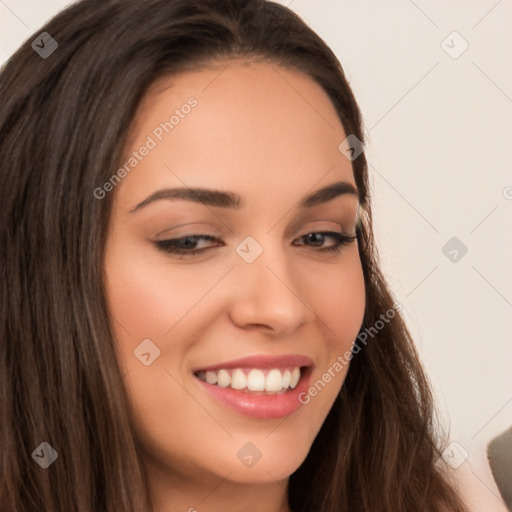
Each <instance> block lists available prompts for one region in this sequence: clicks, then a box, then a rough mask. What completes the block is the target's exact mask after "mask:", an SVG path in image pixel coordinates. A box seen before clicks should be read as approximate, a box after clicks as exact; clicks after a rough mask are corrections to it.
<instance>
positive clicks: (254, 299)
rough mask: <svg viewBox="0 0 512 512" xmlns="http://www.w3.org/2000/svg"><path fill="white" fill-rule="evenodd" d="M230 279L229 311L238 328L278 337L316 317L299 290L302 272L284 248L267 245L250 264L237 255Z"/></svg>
mask: <svg viewBox="0 0 512 512" xmlns="http://www.w3.org/2000/svg"><path fill="white" fill-rule="evenodd" d="M232 279H233V280H234V281H235V284H234V285H233V287H232V289H231V290H232V295H231V297H230V299H231V300H230V306H229V313H230V317H231V320H232V321H233V323H234V324H236V325H237V326H238V327H241V328H244V329H248V328H259V329H263V330H265V331H267V333H269V334H272V335H274V336H276V337H277V336H284V335H287V334H291V333H293V332H295V331H296V330H297V329H298V328H299V327H301V325H303V324H307V323H309V322H311V321H313V320H314V318H315V316H316V315H315V313H314V311H313V309H312V308H311V306H310V305H309V304H308V302H307V299H308V297H306V296H304V292H303V291H301V286H300V284H301V275H300V273H298V271H297V269H294V268H293V267H292V266H291V265H290V261H289V258H287V256H286V254H285V250H284V248H283V247H276V248H271V247H270V243H269V244H266V245H265V247H264V248H263V252H262V254H261V255H260V256H259V257H258V258H257V259H256V260H255V261H254V262H252V263H247V262H246V261H244V260H243V259H242V258H239V259H238V260H237V261H236V263H235V268H234V271H233V272H232Z"/></svg>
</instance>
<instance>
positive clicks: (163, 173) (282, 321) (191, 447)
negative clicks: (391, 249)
mask: <svg viewBox="0 0 512 512" xmlns="http://www.w3.org/2000/svg"><path fill="white" fill-rule="evenodd" d="M224 68H225V66H224V67H219V68H212V69H208V70H202V71H194V72H186V73H182V74H180V75H178V76H175V77H173V78H166V79H160V80H159V81H158V82H157V83H155V84H153V86H152V88H151V89H150V91H149V92H148V94H147V95H146V97H145V99H144V101H143V103H142V104H141V106H140V109H139V112H138V115H137V116H136V119H135V121H134V124H133V127H132V129H131V132H130V137H129V142H128V146H127V148H126V152H125V160H123V162H122V163H121V165H120V167H121V166H122V165H123V164H124V163H125V161H126V162H128V164H127V165H126V167H125V173H123V172H120V173H119V174H118V177H121V178H122V179H121V181H120V182H119V180H118V179H117V180H116V179H114V180H113V181H112V182H113V183H115V186H111V187H109V186H108V185H107V186H106V187H105V190H109V189H110V188H113V191H111V192H109V193H112V194H115V199H114V209H113V214H112V218H111V224H110V230H109V234H108V240H107V246H106V255H105V268H106V290H107V298H108V304H109V310H110V315H111V319H112V326H113V329H114V333H115V341H116V350H117V352H118V357H119V361H120V364H121V367H122V370H123V374H124V380H125V383H126V386H127V390H128V394H129V396H130V398H131V403H132V407H133V414H134V418H135V428H136V433H137V437H138V439H139V441H140V444H141V449H142V451H143V454H144V456H145V458H146V462H147V463H148V466H149V467H152V468H154V469H155V468H158V471H160V472H161V474H168V475H173V476H174V477H175V478H176V479H177V480H176V481H179V480H178V479H183V481H191V479H208V478H210V479H211V478H212V477H215V478H216V479H217V481H219V479H224V478H227V479H228V480H230V481H234V482H240V483H257V482H260V483H263V482H269V481H274V480H278V481H279V480H284V479H286V478H287V477H288V476H289V475H290V474H291V473H292V472H294V471H295V470H296V469H297V468H298V466H299V465H300V464H301V463H302V462H303V460H304V458H305V457H306V455H307V453H308V451H309V449H310V447H311V444H312V443H313V440H314V438H315V436H316V435H317V433H318V431H319V429H320V427H321V425H322V423H323V421H324V419H325V418H326V416H327V414H328V412H329V410H330V408H331V406H332V404H333V401H334V400H335V397H336V395H337V394H338V392H339V391H340V388H341V386H342V383H343V380H344V378H345V375H346V371H347V369H348V368H347V365H342V366H343V368H342V369H340V366H339V365H336V364H335V363H336V361H339V360H340V358H343V354H345V352H346V351H347V350H350V348H351V345H352V343H353V341H354V339H355V337H356V336H357V334H358V331H359V328H360V326H361V323H362V319H363V311H364V307H365V294H364V281H363V274H362V268H361V262H360V258H359V251H358V245H357V241H354V240H350V239H347V240H346V241H345V242H344V243H341V245H340V242H339V240H338V237H339V235H340V234H344V235H347V236H351V235H354V233H355V224H356V212H357V204H358V202H357V196H356V195H355V194H353V193H351V189H352V188H353V189H355V187H356V185H355V181H354V177H353V172H352V165H351V162H350V161H349V160H348V159H347V158H346V157H345V156H344V155H343V154H341V152H340V151H339V150H338V146H339V144H340V143H341V142H342V141H343V140H344V139H345V138H346V136H347V134H345V133H344V131H343V128H342V126H341V123H340V121H339V119H338V117H337V115H336V112H335V110H334V108H333V106H332V105H331V103H330V101H329V99H328V97H327V96H326V94H325V93H324V92H323V90H322V89H321V88H320V87H319V86H318V85H317V84H316V83H315V82H313V81H312V80H311V79H310V78H308V77H306V76H305V75H302V74H300V73H297V72H292V71H287V70H284V69H281V68H276V67H274V66H271V65H269V64H265V63H252V64H250V65H249V64H247V63H245V64H244V63H235V62H232V63H231V64H230V65H229V66H228V67H227V68H225V69H224ZM171 116H174V117H171ZM166 123H167V124H166ZM144 147H145V148H146V149H143V148H144ZM134 152H136V153H137V154H136V155H134V154H133V153H134ZM130 157H132V160H129V159H130ZM336 183H342V185H341V186H340V187H338V188H337V189H336V190H337V192H336V191H335V192H333V193H327V194H323V195H315V194H316V192H318V191H319V190H321V189H324V188H325V187H328V186H331V185H333V184H336ZM343 183H345V185H343ZM199 188H200V189H201V190H202V191H203V192H199V191H194V192H192V191H191V190H192V189H199ZM176 189H178V191H177V190H176ZM206 190H209V191H211V192H210V193H206V192H204V191H206ZM220 191H223V194H228V196H224V195H222V196H219V195H218V194H220ZM308 198H309V200H308ZM314 232H319V233H318V234H317V235H315V234H311V233H314ZM326 232H328V234H321V233H326ZM342 240H344V239H342ZM337 246H339V247H338V250H334V249H336V247H337ZM195 249H198V250H200V252H198V253H195V254H193V250H195ZM179 250H181V251H182V252H181V253H178V252H173V251H179ZM325 374H328V375H327V377H326V376H325ZM329 377H330V378H329ZM205 379H206V380H205ZM297 379H298V382H297ZM319 379H320V381H321V384H320V385H319V384H318V383H317V393H316V394H315V393H313V394H315V396H311V395H309V394H307V391H308V388H310V386H312V385H314V383H315V382H316V381H318V380H319ZM318 389H320V391H318ZM303 403H305V405H303ZM155 471H156V469H155Z"/></svg>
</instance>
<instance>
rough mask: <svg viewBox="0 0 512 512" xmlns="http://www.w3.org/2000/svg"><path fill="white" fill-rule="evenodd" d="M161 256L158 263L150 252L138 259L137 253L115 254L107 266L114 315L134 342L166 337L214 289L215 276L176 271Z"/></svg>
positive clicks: (183, 268)
mask: <svg viewBox="0 0 512 512" xmlns="http://www.w3.org/2000/svg"><path fill="white" fill-rule="evenodd" d="M157 256H158V259H159V261H158V262H156V261H154V260H152V259H151V258H148V256H147V252H146V254H141V255H140V257H138V256H137V254H136V249H135V250H134V251H132V252H131V253H130V254H129V255H126V256H125V255H122V254H116V253H113V254H111V256H110V258H109V260H107V262H106V269H107V279H106V286H107V291H108V302H109V308H110V311H111V314H112V316H113V317H114V319H115V320H116V322H117V323H118V324H120V325H121V326H122V327H123V328H124V330H125V331H127V332H129V333H130V334H132V335H133V337H134V338H151V337H155V338H160V337H162V336H163V335H164V334H165V333H167V332H169V330H171V329H172V328H173V326H174V325H176V324H177V323H178V322H180V320H181V319H182V318H184V317H185V316H186V315H187V314H188V312H190V311H191V310H192V309H193V308H194V306H195V305H197V304H198V303H199V301H200V299H201V297H202V296H203V295H204V294H205V293H206V292H207V291H208V288H209V287H211V281H212V275H211V272H209V273H208V272H207V271H206V270H204V269H203V270H200V269H197V268H194V269H192V266H185V265H183V266H179V265H178V268H177V269H173V268H172V266H171V265H172V264H169V265H166V264H162V261H161V257H160V256H159V255H157ZM155 259H157V258H155ZM118 327H119V326H118Z"/></svg>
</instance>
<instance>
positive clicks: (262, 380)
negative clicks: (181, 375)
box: [194, 366, 309, 395]
mask: <svg viewBox="0 0 512 512" xmlns="http://www.w3.org/2000/svg"><path fill="white" fill-rule="evenodd" d="M308 369H309V367H306V366H302V367H301V366H292V367H287V368H247V367H245V368H233V369H231V368H229V369H228V368H226V369H223V368H220V369H218V370H206V371H205V370H199V371H196V372H194V375H195V376H196V377H197V378H198V379H199V380H201V381H203V382H206V383H207V384H211V385H212V386H216V387H220V388H230V389H234V390H238V391H241V392H242V393H247V394H256V395H280V394H284V393H286V392H288V391H291V390H293V389H295V388H296V387H297V385H298V383H299V381H300V379H301V377H303V376H304V375H305V373H306V372H307V371H308Z"/></svg>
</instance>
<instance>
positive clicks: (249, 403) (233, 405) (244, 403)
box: [195, 368, 311, 419]
mask: <svg viewBox="0 0 512 512" xmlns="http://www.w3.org/2000/svg"><path fill="white" fill-rule="evenodd" d="M310 374H311V368H308V369H307V370H306V371H305V372H304V373H303V374H302V375H301V377H300V380H299V382H298V384H297V386H296V387H295V389H290V390H289V391H287V392H286V393H281V394H279V395H263V394H261V395H258V394H254V393H251V392H249V393H245V392H243V391H240V390H237V389H232V388H221V387H220V386H217V385H215V384H208V383H207V382H205V381H203V380H200V379H197V377H195V378H196V380H197V381H198V382H199V383H200V384H202V385H203V387H204V388H205V389H206V391H207V393H209V394H210V396H212V397H213V398H214V399H215V400H216V401H218V402H220V403H221V404H223V405H226V406H227V407H229V408H230V409H233V410H235V411H237V412H239V413H241V414H244V415H245V416H251V417H253V418H260V419H275V418H284V417H286V416H289V415H290V414H292V413H294V412H295V411H296V410H298V409H299V408H300V407H302V403H301V402H300V401H299V395H300V394H301V393H303V392H305V391H306V390H307V389H308V387H309V376H310Z"/></svg>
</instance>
